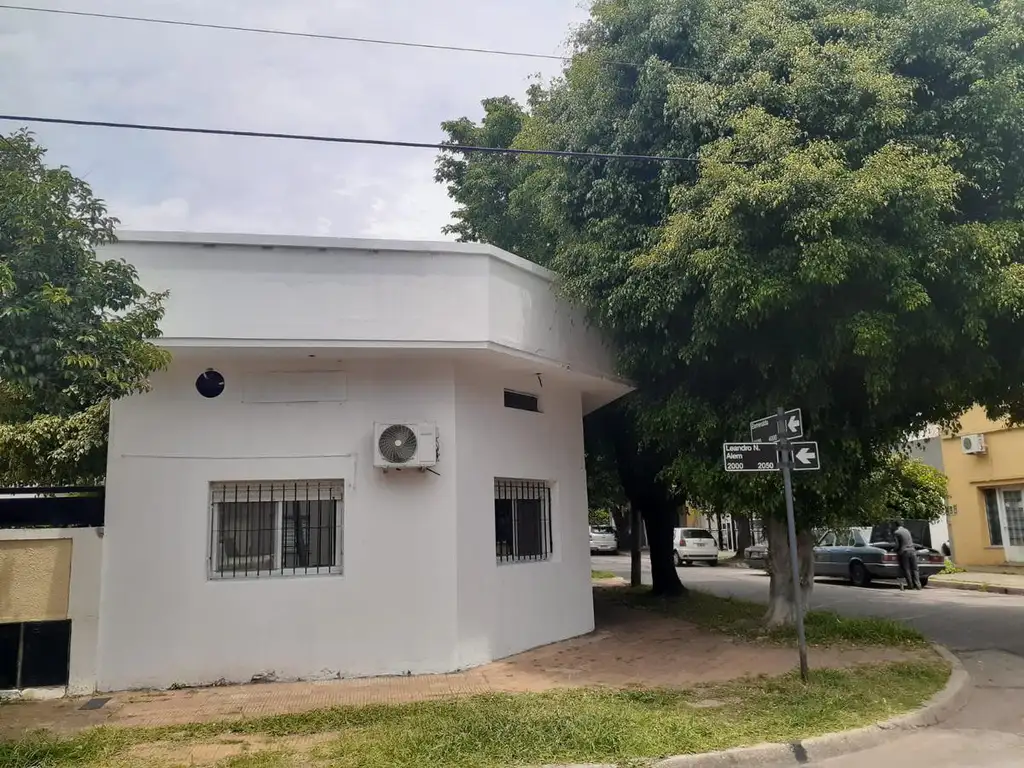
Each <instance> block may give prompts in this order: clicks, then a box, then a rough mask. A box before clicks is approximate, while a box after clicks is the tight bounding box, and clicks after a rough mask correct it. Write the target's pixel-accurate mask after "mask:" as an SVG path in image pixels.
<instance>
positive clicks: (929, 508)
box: [879, 454, 949, 522]
mask: <svg viewBox="0 0 1024 768" xmlns="http://www.w3.org/2000/svg"><path fill="white" fill-rule="evenodd" d="M879 480H880V483H881V485H882V509H883V514H884V518H885V519H887V520H897V519H901V518H902V519H904V520H928V521H929V522H934V521H935V520H937V519H938V518H939V516H940V515H942V514H943V513H944V512H945V511H946V504H947V502H948V500H949V493H948V492H947V490H946V485H947V479H946V476H945V475H944V474H943V473H942V472H939V470H937V469H935V468H934V467H930V466H928V465H927V464H925V463H924V462H923V461H920V460H918V459H911V458H908V457H906V456H903V455H901V454H895V455H894V456H893V458H892V459H891V460H890V461H889V462H888V463H887V464H885V465H883V469H882V471H881V472H879Z"/></svg>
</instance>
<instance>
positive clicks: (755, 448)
mask: <svg viewBox="0 0 1024 768" xmlns="http://www.w3.org/2000/svg"><path fill="white" fill-rule="evenodd" d="M722 457H723V458H724V459H725V471H726V472H778V470H779V448H778V446H776V445H775V443H726V444H725V445H723V446H722Z"/></svg>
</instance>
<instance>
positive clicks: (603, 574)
mask: <svg viewBox="0 0 1024 768" xmlns="http://www.w3.org/2000/svg"><path fill="white" fill-rule="evenodd" d="M590 578H592V579H614V578H615V574H614V573H612V572H611V571H593V570H592V571H591V572H590Z"/></svg>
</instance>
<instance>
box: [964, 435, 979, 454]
mask: <svg viewBox="0 0 1024 768" xmlns="http://www.w3.org/2000/svg"><path fill="white" fill-rule="evenodd" d="M960 450H962V451H963V452H964V453H966V454H978V453H985V436H984V435H964V436H963V437H961V438H960Z"/></svg>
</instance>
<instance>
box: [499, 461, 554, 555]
mask: <svg viewBox="0 0 1024 768" xmlns="http://www.w3.org/2000/svg"><path fill="white" fill-rule="evenodd" d="M494 534H495V546H496V550H497V557H498V562H499V563H516V562H524V561H537V560H547V559H548V558H549V557H551V553H552V552H553V551H554V542H553V539H552V536H551V487H550V486H549V485H548V484H547V483H546V482H544V481H542V480H508V479H501V478H495V480H494Z"/></svg>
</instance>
